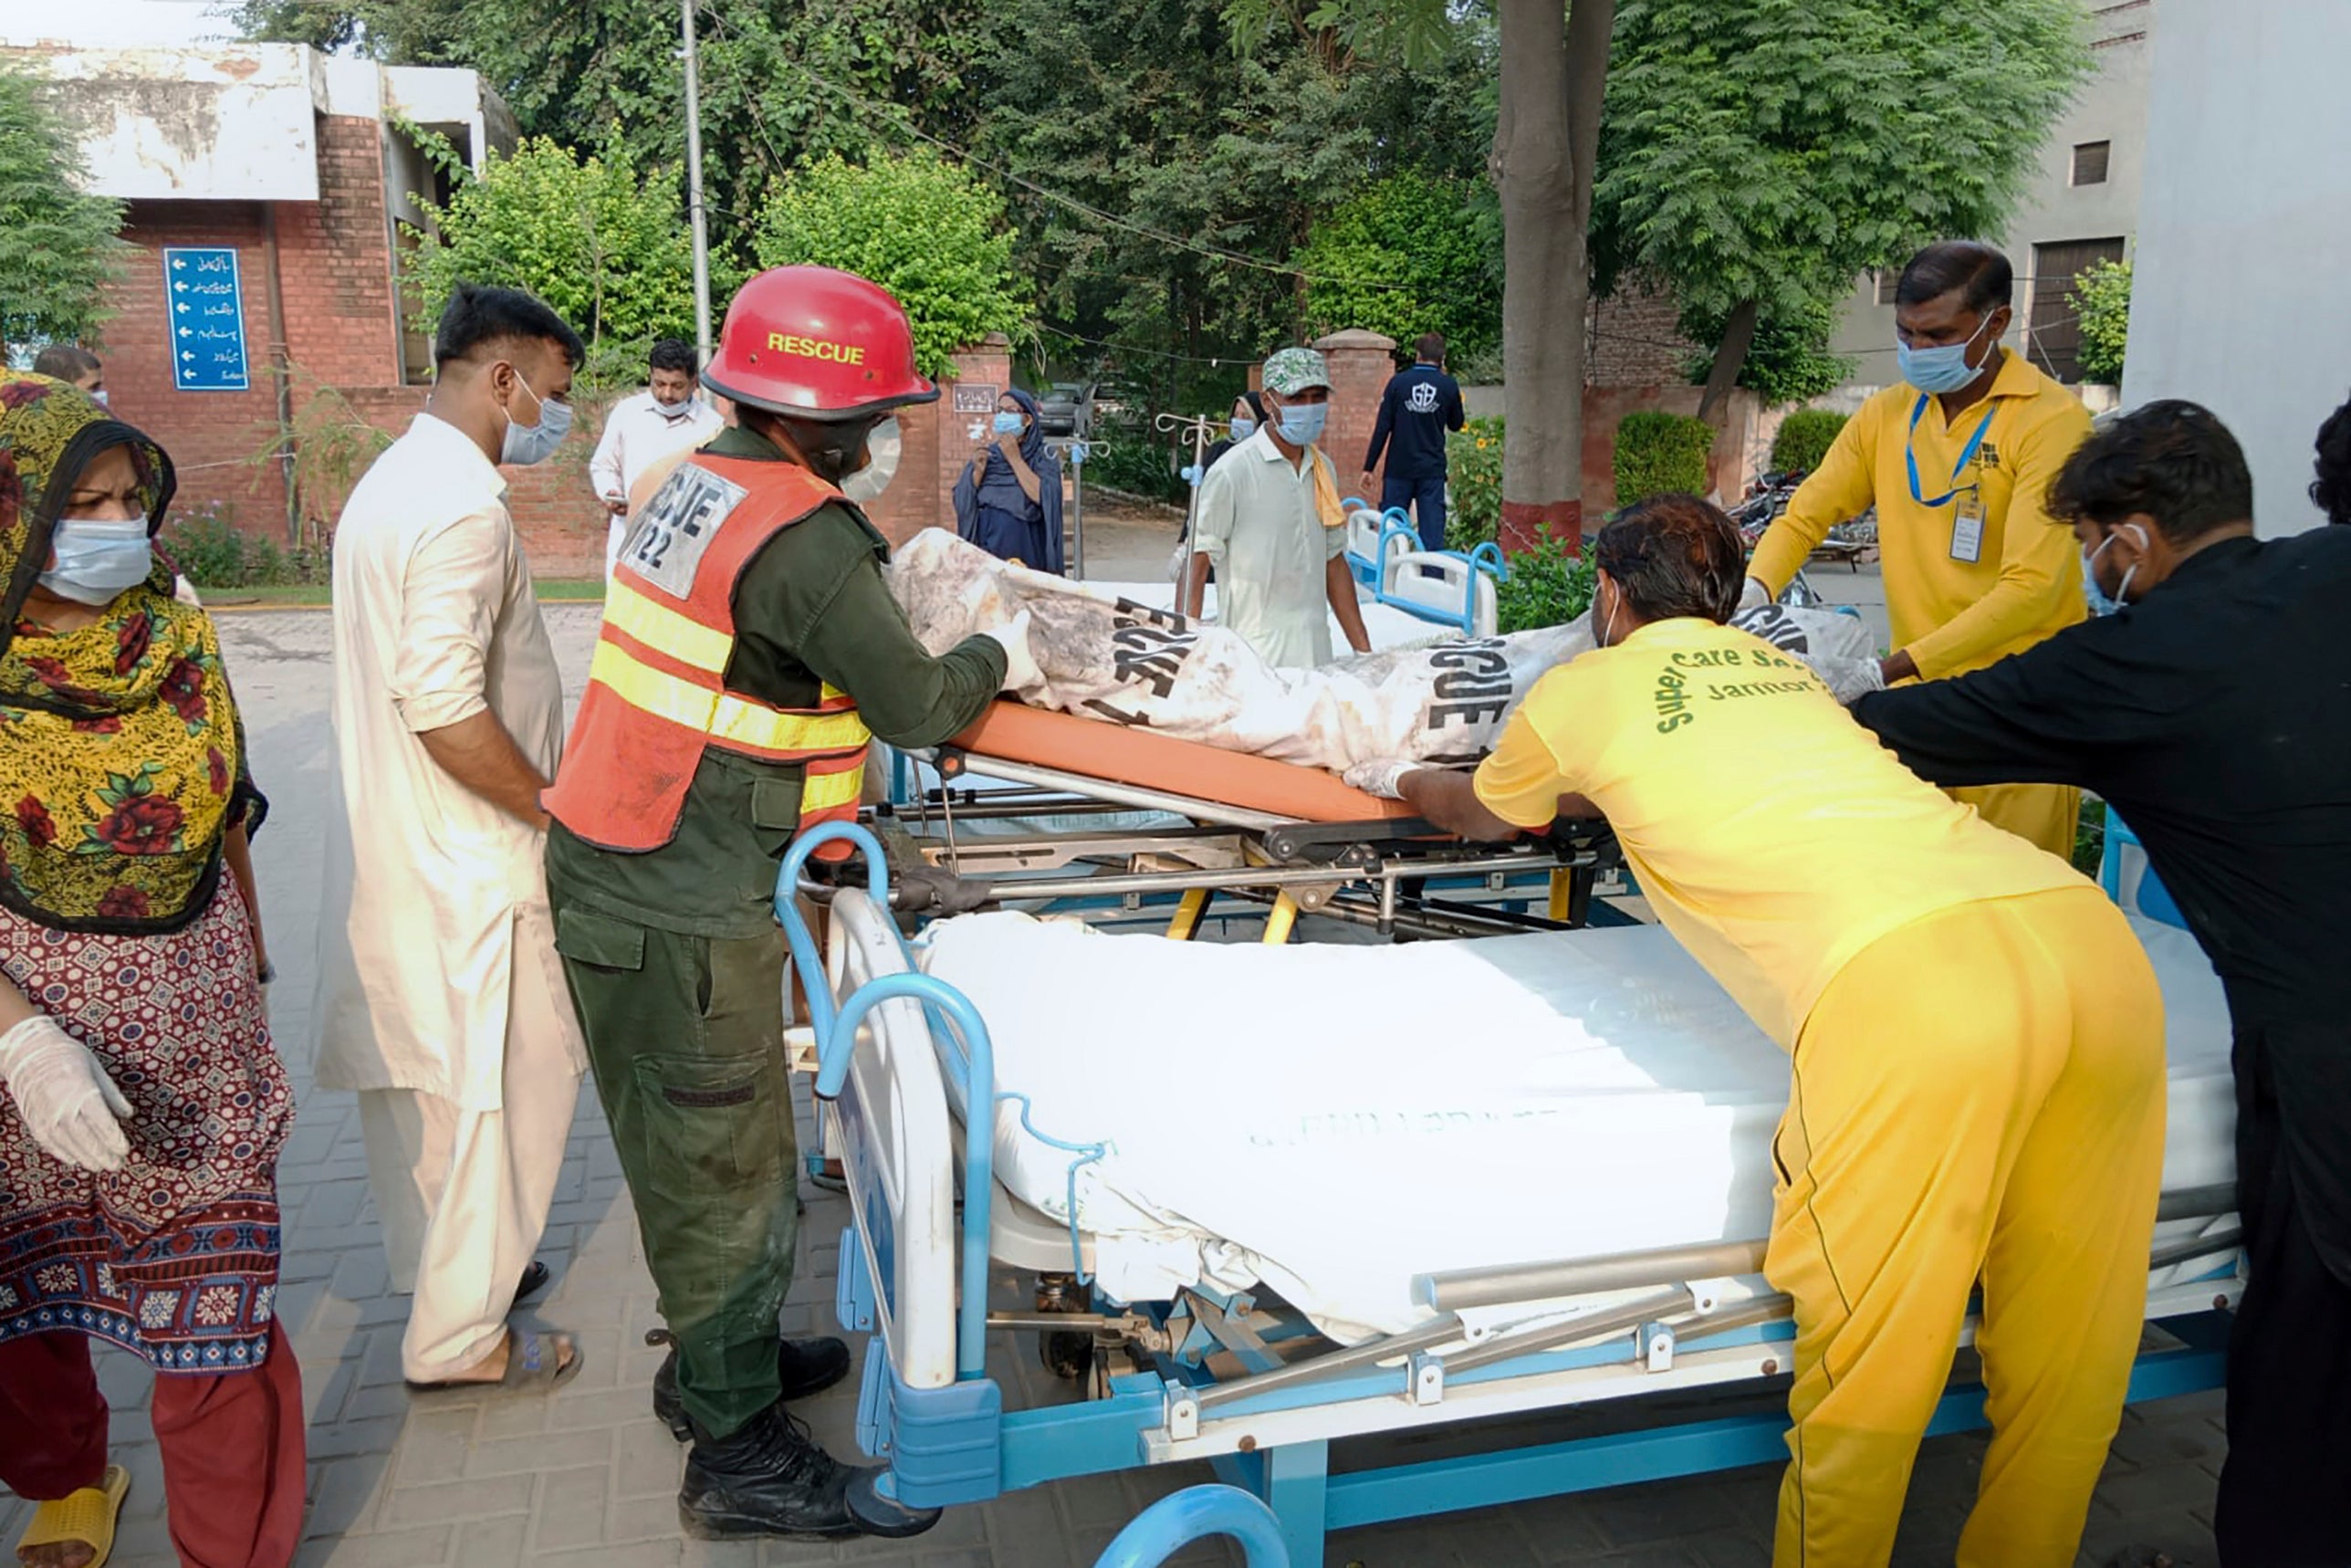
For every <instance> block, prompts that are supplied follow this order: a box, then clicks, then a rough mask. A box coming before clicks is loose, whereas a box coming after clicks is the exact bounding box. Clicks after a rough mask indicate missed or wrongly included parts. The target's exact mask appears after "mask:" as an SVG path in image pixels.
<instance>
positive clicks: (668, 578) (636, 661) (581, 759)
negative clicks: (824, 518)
mask: <svg viewBox="0 0 2351 1568" xmlns="http://www.w3.org/2000/svg"><path fill="white" fill-rule="evenodd" d="M840 498H841V492H840V491H838V490H836V489H834V488H833V487H832V486H830V485H828V484H826V483H824V482H823V481H822V480H820V479H819V478H818V477H816V476H814V475H813V474H810V472H809V471H808V470H807V469H805V468H800V467H798V466H795V465H790V464H784V463H759V462H745V461H743V460H741V459H737V458H728V457H714V456H711V455H709V454H707V453H700V454H696V455H695V456H694V457H693V458H691V459H690V460H688V461H687V462H685V463H683V464H681V465H679V466H678V467H677V469H676V470H675V471H674V472H673V473H672V474H671V475H670V476H669V478H668V479H667V480H666V481H664V484H663V485H662V487H661V488H660V489H659V490H658V491H656V492H655V493H654V495H653V498H652V500H651V501H649V502H648V503H646V505H645V507H643V510H642V512H641V514H640V515H639V516H638V517H637V518H636V520H635V521H634V523H633V524H632V526H631V528H630V529H629V537H628V540H627V542H626V543H625V544H623V545H622V547H621V558H620V561H619V563H618V564H617V565H616V566H615V567H614V569H613V571H612V581H611V588H610V590H609V591H607V593H606V595H605V599H604V624H603V629H602V630H601V632H599V633H598V635H597V638H596V655H595V659H594V662H593V663H592V664H590V666H589V670H588V692H587V695H586V696H585V697H584V698H582V699H581V701H580V718H579V722H578V723H577V724H576V725H575V726H574V727H573V728H572V731H571V740H570V744H569V746H568V747H565V749H564V753H563V766H562V767H561V768H559V769H558V770H557V773H556V778H555V783H554V785H553V787H551V788H550V789H549V790H548V791H547V793H546V795H545V797H544V799H543V800H542V804H544V805H545V807H546V808H547V813H548V815H549V816H551V817H553V818H554V819H555V820H556V821H559V822H561V823H562V824H563V825H564V826H565V827H566V828H568V829H569V830H570V831H571V832H572V833H574V834H576V835H577V836H578V837H580V839H582V840H585V841H587V842H589V843H591V844H594V845H596V846H597V847H599V848H600V849H607V850H617V851H621V852H624V853H642V852H645V851H648V850H657V849H660V848H661V847H662V846H663V845H664V844H666V843H668V842H669V841H670V840H671V838H672V837H673V836H674V835H675V833H676V831H677V821H678V815H679V813H680V812H681V811H682V810H684V805H685V796H686V791H687V790H688V789H691V788H692V787H693V784H694V776H695V770H696V769H698V768H700V767H701V765H702V754H703V752H704V750H705V748H707V747H717V748H718V749H720V750H722V751H729V752H733V753H736V754H737V755H738V756H743V757H750V758H758V759H759V760H760V761H762V762H772V763H776V764H778V765H780V766H786V767H798V768H800V769H802V774H801V782H800V817H799V826H800V829H801V831H806V830H807V829H809V828H810V827H811V826H813V825H814V824H816V823H818V822H826V821H854V820H855V819H856V816H857V797H858V790H859V788H860V786H861V785H862V783H863V780H864V775H865V747H866V742H867V741H868V740H869V739H871V738H872V737H871V735H870V733H869V732H868V731H867V729H866V727H865V721H864V720H863V719H862V718H860V717H859V716H858V714H857V704H856V702H855V700H854V699H852V697H851V696H850V695H848V694H847V693H846V692H841V691H838V690H835V689H834V688H833V687H831V686H829V685H828V686H824V687H823V688H822V689H821V697H820V701H819V703H818V705H817V706H815V707H812V708H779V707H775V706H770V705H768V704H767V703H764V702H762V701H760V700H759V699H758V698H757V697H754V696H749V695H745V694H744V693H741V692H736V691H730V690H728V689H727V687H726V664H727V661H728V660H729V659H730V658H731V657H732V656H733V654H734V652H735V585H736V583H737V581H738V580H740V579H741V578H742V575H743V570H744V568H746V567H747V566H748V565H749V564H750V563H751V561H752V560H753V559H756V558H757V557H758V553H759V551H760V549H762V547H764V546H765V545H766V544H767V543H768V540H770V539H772V538H775V537H776V535H778V533H781V532H782V531H783V530H784V529H786V528H790V527H791V526H792V525H793V524H794V523H797V522H799V521H800V520H801V519H802V518H804V517H808V516H809V515H810V513H812V512H814V511H815V510H816V509H817V508H818V507H821V506H823V505H824V504H825V503H826V502H828V501H835V500H839V499H840ZM848 850H849V846H848V845H846V844H828V845H826V846H825V848H824V850H820V851H819V852H818V857H819V858H820V859H828V860H830V859H838V858H840V857H841V856H842V855H845V854H846V853H847V852H848ZM828 852H831V853H828Z"/></svg>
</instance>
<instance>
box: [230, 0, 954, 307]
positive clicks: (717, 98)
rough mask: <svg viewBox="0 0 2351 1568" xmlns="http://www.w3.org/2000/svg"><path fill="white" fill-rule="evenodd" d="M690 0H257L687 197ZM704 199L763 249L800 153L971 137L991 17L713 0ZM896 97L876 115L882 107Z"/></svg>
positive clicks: (250, 32) (288, 29)
mask: <svg viewBox="0 0 2351 1568" xmlns="http://www.w3.org/2000/svg"><path fill="white" fill-rule="evenodd" d="M678 12H679V7H678V5H677V3H676V0H663V3H661V4H653V3H651V0H245V3H244V4H243V5H241V6H240V7H239V9H238V10H237V12H236V13H235V15H236V16H237V19H238V22H239V24H240V26H241V28H242V30H243V31H244V33H245V35H246V37H255V38H285V39H289V40H292V41H295V42H301V43H312V44H318V45H321V46H327V45H332V44H338V43H340V44H342V45H345V46H347V47H353V48H357V49H359V50H360V51H362V52H364V53H367V54H370V55H371V56H372V57H376V58H379V59H383V60H386V61H389V62H391V63H394V64H418V65H443V64H445V65H463V66H470V67H472V68H474V69H475V70H478V71H480V72H481V73H482V76H483V78H484V79H485V80H486V81H487V82H488V83H489V85H490V86H491V87H493V88H495V89H496V90H497V92H498V94H499V95H500V96H501V97H502V98H504V99H506V101H507V105H508V106H509V107H511V108H512V109H513V110H514V112H515V117H516V120H517V121H518V123H519V124H520V127H521V129H522V131H523V133H524V134H525V135H526V136H549V137H552V138H554V139H555V140H556V141H560V142H563V143H565V144H566V145H569V146H575V147H578V148H579V149H580V150H581V151H583V152H598V153H600V154H603V155H605V156H607V157H612V156H618V155H620V154H622V153H625V154H626V157H627V159H628V161H629V162H632V163H633V164H634V165H635V166H636V167H638V168H640V169H643V170H647V171H654V170H659V171H663V172H664V175H663V177H664V179H666V180H667V181H668V182H669V183H672V184H673V185H675V186H676V187H677V188H678V190H679V192H680V200H681V204H682V202H683V190H684V186H683V177H684V176H683V170H684V162H685V107H684V89H685V84H684V68H683V67H682V66H681V64H680V63H679V60H678V24H679V15H678ZM696 12H697V17H698V21H697V30H698V32H699V35H700V46H699V47H700V56H701V83H702V94H701V99H702V101H701V114H702V136H703V169H704V185H705V200H706V202H707V203H708V204H709V208H710V213H711V235H712V242H713V244H714V246H716V248H717V249H718V250H719V251H720V252H721V254H722V256H727V257H731V259H733V260H734V261H736V262H737V263H739V262H741V261H744V260H747V259H748V256H749V246H750V231H751V224H752V221H753V218H754V216H755V215H756V214H758V211H759V210H760V207H761V204H763V203H764V201H765V200H766V196H767V192H768V186H769V185H770V184H771V183H773V182H774V181H776V180H777V179H779V178H781V177H782V175H783V174H784V173H785V172H786V171H788V170H789V169H790V168H791V167H792V166H793V164H794V163H795V162H798V161H799V160H800V159H803V158H807V157H815V156H820V155H822V154H823V153H825V152H841V153H844V154H848V155H852V156H858V155H862V152H863V151H864V149H865V147H866V146H867V144H868V143H869V142H870V141H872V138H873V135H874V133H875V131H877V130H878V129H879V128H880V127H881V126H882V125H883V123H884V122H885V120H886V118H887V116H888V115H889V114H891V113H896V112H906V113H911V114H912V115H913V116H914V119H915V120H916V121H917V122H918V123H920V124H921V125H922V126H924V127H925V129H927V130H930V131H934V132H935V133H938V134H942V135H946V136H949V137H959V135H960V133H961V132H962V131H967V130H968V129H969V126H970V115H971V113H972V111H973V110H975V109H976V108H977V103H978V101H979V98H978V95H977V94H976V93H974V92H973V91H971V90H970V86H971V84H969V83H968V82H967V80H966V76H965V73H966V71H967V68H968V66H969V60H970V56H971V54H972V52H973V50H974V49H976V48H977V46H978V44H979V42H980V40H981V39H982V37H985V35H986V33H987V29H988V27H989V26H990V23H989V21H988V19H987V16H986V15H985V14H984V11H983V10H982V9H979V8H975V7H972V6H970V5H956V4H952V3H950V0H794V3H793V4H792V5H789V6H785V5H716V4H710V3H708V0H698V3H697V6H696ZM877 105H878V106H887V107H886V108H884V109H883V110H882V112H881V113H879V114H877V112H876V110H875V109H874V108H873V107H871V106H877Z"/></svg>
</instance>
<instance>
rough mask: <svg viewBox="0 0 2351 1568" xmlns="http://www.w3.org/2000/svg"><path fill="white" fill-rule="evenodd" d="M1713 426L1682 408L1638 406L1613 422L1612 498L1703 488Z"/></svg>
mask: <svg viewBox="0 0 2351 1568" xmlns="http://www.w3.org/2000/svg"><path fill="white" fill-rule="evenodd" d="M1713 450H1714V427H1713V426H1712V425H1710V424H1708V423H1706V421H1704V420H1702V419H1693V418H1691V417H1690V416H1689V415H1687V414H1681V413H1657V412H1656V411H1654V410H1643V411H1641V412H1640V413H1628V414H1626V415H1625V421H1624V423H1621V424H1619V425H1618V426H1617V427H1616V504H1617V505H1618V506H1619V507H1629V506H1631V505H1632V504H1633V503H1634V502H1635V501H1642V500H1646V499H1647V498H1648V497H1651V496H1665V495H1673V494H1677V493H1682V492H1687V493H1688V494H1690V495H1693V496H1702V495H1704V494H1706V490H1707V456H1708V454H1709V453H1711V452H1712V451H1713Z"/></svg>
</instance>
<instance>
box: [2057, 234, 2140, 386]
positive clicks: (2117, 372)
mask: <svg viewBox="0 0 2351 1568" xmlns="http://www.w3.org/2000/svg"><path fill="white" fill-rule="evenodd" d="M2130 296H2131V264H2130V263H2129V262H2127V261H2102V262H2099V263H2098V264H2096V265H2095V266H2094V267H2085V268H2083V270H2082V271H2081V272H2079V273H2077V274H2075V275H2074V287H2072V288H2070V289H2068V290H2066V292H2065V303H2066V304H2068V305H2070V306H2072V307H2073V308H2074V315H2075V317H2076V318H2078V319H2079V321H2080V325H2081V330H2082V347H2081V350H2080V362H2081V366H2082V379H2083V380H2084V381H2085V382H2100V383H2102V384H2104V385H2106V386H2119V385H2121V384H2122V379H2123V349H2124V348H2125V346H2126V344H2127V343H2128V342H2129V340H2130Z"/></svg>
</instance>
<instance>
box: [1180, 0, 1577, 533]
mask: <svg viewBox="0 0 2351 1568" xmlns="http://www.w3.org/2000/svg"><path fill="white" fill-rule="evenodd" d="M1616 6H1617V0H1574V4H1573V5H1572V6H1570V7H1568V8H1566V10H1565V13H1564V15H1562V5H1561V0H1492V8H1491V12H1490V16H1491V26H1492V29H1493V33H1492V36H1493V39H1494V49H1493V55H1492V57H1493V59H1494V62H1495V63H1494V77H1495V80H1496V87H1495V92H1494V97H1493V99H1492V101H1493V103H1494V105H1495V122H1494V135H1493V141H1492V145H1491V151H1490V153H1489V158H1488V169H1489V172H1490V174H1491V176H1492V179H1493V182H1494V186H1495V189H1496V192H1497V193H1498V195H1499V206H1500V214H1501V229H1502V261H1503V265H1502V362H1503V397H1504V402H1505V404H1506V408H1505V417H1506V418H1507V419H1508V420H1509V421H1510V425H1511V428H1513V429H1515V430H1516V431H1518V432H1519V434H1518V435H1517V437H1515V438H1514V439H1513V440H1511V441H1510V443H1509V444H1508V446H1507V447H1506V448H1505V451H1504V454H1503V464H1502V524H1503V530H1504V538H1505V539H1506V541H1507V542H1508V543H1510V544H1511V545H1514V546H1515V545H1519V544H1522V543H1524V542H1525V541H1527V540H1530V539H1532V538H1541V537H1544V536H1547V535H1552V534H1553V533H1557V534H1559V535H1561V536H1562V537H1564V538H1567V539H1568V540H1569V541H1570V544H1571V547H1573V543H1574V541H1575V540H1577V539H1578V538H1580V530H1581V528H1582V520H1583V382H1584V366H1585V361H1586V356H1587V352H1588V349H1589V344H1588V341H1587V329H1586V323H1585V319H1584V317H1585V311H1586V308H1587V307H1588V306H1589V304H1590V302H1591V298H1592V268H1591V257H1590V254H1589V251H1588V246H1587V230H1588V228H1589V225H1590V220H1591V215H1592V203H1593V180H1594V172H1595V167H1596V159H1597V156H1598V148H1599V140H1600V123H1601V105H1602V97H1603V94H1604V91H1605V89H1606V87H1607V82H1608V76H1609V69H1610V67H1609V37H1610V34H1611V32H1612V30H1613V29H1614V26H1615V14H1616ZM1310 7H1311V8H1310ZM1486 15H1487V13H1485V11H1484V10H1483V8H1482V7H1481V6H1479V5H1459V6H1457V5H1453V4H1450V3H1449V0H1225V19H1226V23H1227V26H1228V27H1230V28H1231V29H1232V31H1233V34H1234V36H1235V37H1237V38H1239V39H1242V40H1244V41H1245V42H1254V41H1256V40H1257V39H1259V38H1260V37H1264V36H1266V35H1267V34H1269V33H1272V34H1277V35H1278V34H1280V32H1281V31H1282V30H1283V29H1284V28H1289V29H1291V30H1306V29H1317V28H1319V29H1323V30H1324V31H1325V33H1326V34H1327V35H1328V36H1330V37H1333V38H1335V39H1336V40H1338V41H1339V42H1340V43H1341V44H1343V46H1345V47H1348V48H1350V49H1354V50H1362V51H1365V52H1370V53H1374V54H1385V55H1389V56H1392V57H1397V58H1401V59H1404V60H1405V61H1422V60H1426V59H1427V58H1429V57H1431V56H1433V55H1435V54H1437V53H1440V52H1442V51H1443V50H1445V49H1446V48H1447V47H1449V44H1450V41H1451V40H1452V39H1453V38H1455V37H1457V36H1458V33H1459V32H1460V31H1461V30H1463V29H1464V28H1469V27H1476V26H1481V25H1483V24H1484V22H1485V18H1486Z"/></svg>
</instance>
